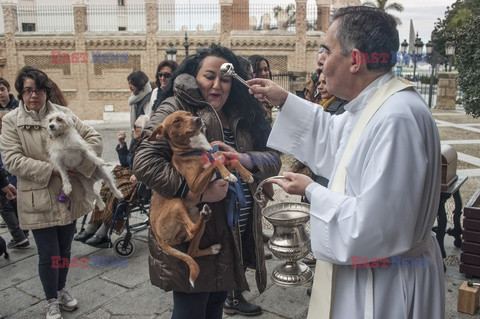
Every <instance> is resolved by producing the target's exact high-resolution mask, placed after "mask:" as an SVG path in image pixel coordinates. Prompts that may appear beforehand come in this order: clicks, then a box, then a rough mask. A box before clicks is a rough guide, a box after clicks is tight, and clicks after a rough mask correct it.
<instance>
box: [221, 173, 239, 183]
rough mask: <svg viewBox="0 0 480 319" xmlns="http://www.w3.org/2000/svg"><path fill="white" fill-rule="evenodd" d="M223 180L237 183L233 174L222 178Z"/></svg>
mask: <svg viewBox="0 0 480 319" xmlns="http://www.w3.org/2000/svg"><path fill="white" fill-rule="evenodd" d="M224 180H226V181H227V182H229V183H236V182H237V181H238V180H237V178H236V177H235V175H233V174H230V175H228V176H227V177H225V178H224Z"/></svg>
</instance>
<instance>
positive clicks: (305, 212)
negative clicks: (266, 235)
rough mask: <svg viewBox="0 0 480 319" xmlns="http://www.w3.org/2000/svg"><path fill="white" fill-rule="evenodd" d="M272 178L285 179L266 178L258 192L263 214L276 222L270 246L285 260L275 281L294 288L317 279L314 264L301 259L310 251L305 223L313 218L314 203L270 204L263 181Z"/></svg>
mask: <svg viewBox="0 0 480 319" xmlns="http://www.w3.org/2000/svg"><path fill="white" fill-rule="evenodd" d="M272 179H285V177H283V176H274V177H270V178H267V179H265V180H264V181H262V182H261V183H260V184H259V185H258V187H257V190H256V191H255V195H254V198H255V201H257V202H259V203H260V205H261V206H262V207H263V209H262V214H263V216H264V217H265V219H266V220H267V221H269V222H270V223H271V224H272V225H273V235H272V237H270V240H269V241H268V248H269V249H270V251H271V252H272V254H273V255H274V256H275V257H277V258H278V259H281V260H284V261H285V263H283V264H280V265H278V266H276V267H275V269H274V270H273V272H272V280H273V282H274V283H276V284H277V285H280V286H286V287H292V286H300V285H303V284H305V283H308V282H309V281H311V280H312V278H313V273H312V271H311V270H310V267H308V266H307V265H305V264H304V263H302V262H300V261H298V260H299V259H302V258H303V257H305V256H306V255H307V254H308V252H309V251H310V237H309V235H308V234H307V231H306V229H305V225H306V223H307V222H308V220H309V219H310V214H309V211H310V205H309V204H306V203H301V202H285V203H275V204H271V205H269V206H267V207H265V206H264V205H263V203H265V197H264V195H263V188H262V186H263V184H265V183H267V182H271V180H272Z"/></svg>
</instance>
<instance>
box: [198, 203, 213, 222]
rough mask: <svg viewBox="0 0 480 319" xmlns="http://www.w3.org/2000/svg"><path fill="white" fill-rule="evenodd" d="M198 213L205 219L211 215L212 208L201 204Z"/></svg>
mask: <svg viewBox="0 0 480 319" xmlns="http://www.w3.org/2000/svg"><path fill="white" fill-rule="evenodd" d="M200 215H201V216H202V218H203V219H204V220H205V221H207V220H209V219H210V217H212V210H211V209H210V207H209V206H208V205H206V204H205V205H203V208H202V210H201V211H200Z"/></svg>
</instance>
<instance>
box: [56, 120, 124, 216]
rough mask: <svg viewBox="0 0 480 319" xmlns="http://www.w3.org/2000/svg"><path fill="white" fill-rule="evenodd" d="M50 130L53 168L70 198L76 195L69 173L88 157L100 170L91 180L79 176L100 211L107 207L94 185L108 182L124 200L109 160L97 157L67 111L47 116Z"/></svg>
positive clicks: (96, 171)
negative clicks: (109, 170) (109, 166)
mask: <svg viewBox="0 0 480 319" xmlns="http://www.w3.org/2000/svg"><path fill="white" fill-rule="evenodd" d="M47 129H48V131H49V133H50V139H49V141H48V143H47V150H48V153H49V155H50V161H51V164H52V165H53V167H54V168H55V169H56V170H57V171H58V172H59V173H60V176H61V177H62V182H63V192H64V193H65V194H66V195H69V194H70V193H71V192H72V184H71V183H70V178H69V176H68V170H69V169H74V168H75V167H77V166H78V165H80V163H81V162H82V161H83V159H84V158H88V159H89V161H91V162H93V163H95V164H96V166H97V167H96V169H95V171H94V172H93V174H92V176H91V177H90V178H87V177H85V176H83V175H82V174H77V177H78V179H79V181H80V182H81V183H82V186H83V188H84V191H85V194H86V196H89V197H93V198H95V199H96V200H97V201H96V204H97V207H98V208H99V209H101V210H102V209H104V208H105V203H104V202H103V200H102V198H101V196H100V192H99V191H98V190H95V188H94V184H95V182H97V181H99V180H104V181H105V182H106V183H107V185H108V187H109V188H110V190H111V191H112V192H113V194H114V195H115V197H117V198H122V192H121V191H120V190H118V188H117V187H116V185H115V181H114V179H113V177H112V175H111V174H110V172H108V170H107V169H106V167H105V161H104V160H103V159H101V158H100V157H98V156H97V154H95V152H94V151H93V149H92V148H91V146H90V145H88V143H87V142H86V141H85V140H84V139H83V138H82V137H81V136H80V134H78V132H77V130H76V129H75V126H74V122H73V119H72V117H71V116H68V115H67V114H65V113H63V112H55V113H52V114H50V115H48V117H47Z"/></svg>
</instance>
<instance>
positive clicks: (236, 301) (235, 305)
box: [223, 291, 262, 316]
mask: <svg viewBox="0 0 480 319" xmlns="http://www.w3.org/2000/svg"><path fill="white" fill-rule="evenodd" d="M223 311H224V312H225V313H226V314H228V315H234V314H236V313H238V314H241V315H244V316H258V315H261V314H262V307H260V306H257V305H254V304H253V303H251V302H248V301H247V300H245V298H244V297H243V296H242V292H241V291H229V292H228V294H227V299H226V300H225V303H224V304H223Z"/></svg>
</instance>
